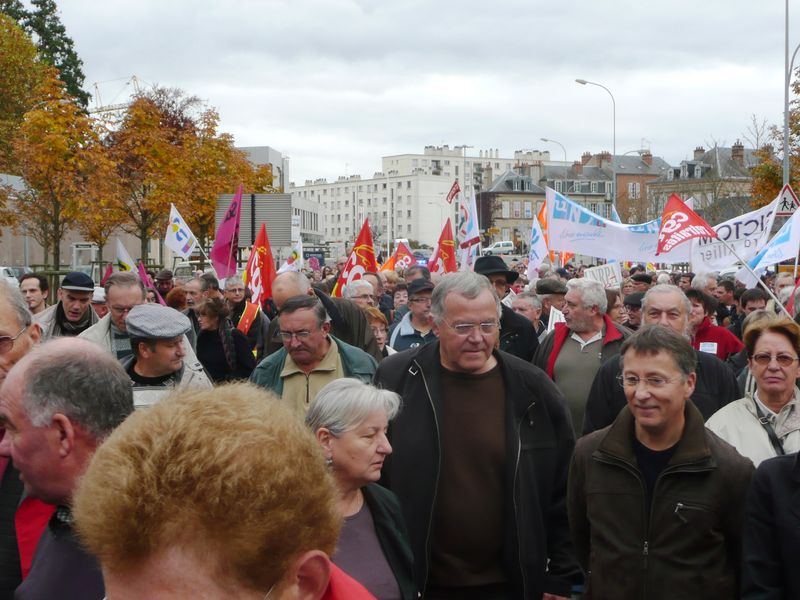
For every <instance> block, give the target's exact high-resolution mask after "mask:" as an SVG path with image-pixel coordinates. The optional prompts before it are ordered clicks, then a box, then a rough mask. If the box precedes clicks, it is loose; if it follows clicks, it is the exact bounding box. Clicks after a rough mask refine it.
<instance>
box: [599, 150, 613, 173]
mask: <svg viewBox="0 0 800 600" xmlns="http://www.w3.org/2000/svg"><path fill="white" fill-rule="evenodd" d="M597 162H598V163H600V164H599V165H598V166H599V167H600V168H601V169H602V168H603V163H605V162H608V163H610V162H611V152H609V151H608V150H603V151H602V152H601V153H600V154H598V155H597Z"/></svg>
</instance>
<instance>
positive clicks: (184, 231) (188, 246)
mask: <svg viewBox="0 0 800 600" xmlns="http://www.w3.org/2000/svg"><path fill="white" fill-rule="evenodd" d="M164 245H165V246H166V247H167V248H169V249H170V250H172V251H173V252H174V253H175V254H178V255H180V257H181V258H183V259H184V260H186V259H187V258H189V257H190V256H191V255H192V252H194V249H195V247H196V246H197V238H195V237H194V234H192V231H191V230H190V229H189V226H188V225H187V224H186V221H184V220H183V217H182V216H181V214H180V213H179V212H178V209H177V208H175V205H174V204H170V209H169V223H167V233H166V234H165V235H164Z"/></svg>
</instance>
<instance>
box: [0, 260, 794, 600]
mask: <svg viewBox="0 0 800 600" xmlns="http://www.w3.org/2000/svg"><path fill="white" fill-rule="evenodd" d="M345 260H346V259H345V257H342V258H341V259H339V260H337V261H336V269H330V268H327V269H326V270H325V271H322V270H320V271H314V272H311V271H308V272H306V271H289V272H285V273H281V274H280V275H278V276H277V277H276V278H275V280H274V281H273V282H272V285H271V299H270V300H269V301H268V302H267V303H266V304H265V305H264V306H261V307H260V310H259V312H258V313H257V314H256V315H255V316H254V315H253V314H251V313H250V312H248V308H247V300H249V299H250V293H249V290H248V289H247V286H246V285H245V283H244V282H243V281H242V280H241V279H240V278H237V277H232V278H229V279H227V280H225V281H223V282H220V281H218V280H217V279H216V278H215V277H214V276H213V275H211V274H202V273H198V274H197V275H196V276H195V277H192V278H191V279H190V280H188V281H181V282H178V281H175V278H174V277H173V274H172V272H171V271H169V270H166V269H165V270H162V271H160V272H158V273H154V274H153V275H154V277H153V279H154V281H155V286H154V287H153V288H147V287H145V285H144V284H143V283H142V281H141V280H140V279H139V277H138V275H136V274H134V273H131V272H120V273H114V274H112V275H111V276H110V277H108V279H107V280H105V281H104V283H103V285H102V286H96V285H95V282H94V281H93V280H92V279H91V277H89V276H87V275H85V274H83V273H79V272H73V273H69V274H68V275H66V276H65V277H64V278H63V279H62V280H61V281H60V282H58V283H59V285H58V289H57V290H55V294H53V297H54V299H55V302H54V303H53V304H52V305H48V299H49V298H50V297H51V294H50V289H49V282H48V279H47V278H45V277H43V276H41V275H38V274H35V273H32V274H27V275H25V276H23V278H22V280H21V281H20V285H19V288H18V289H17V288H16V287H14V286H12V285H10V284H8V283H7V282H4V281H0V427H2V438H1V439H0V600H2V599H4V598H9V599H10V598H16V599H19V600H39V599H47V598H59V599H64V600H71V599H88V600H95V599H96V600H101V599H103V598H108V600H133V599H140V598H160V599H167V600H168V599H178V598H204V599H208V600H215V599H222V598H243V599H249V598H252V599H253V600H260V599H264V598H269V599H271V600H276V599H309V600H310V599H323V598H324V599H329V600H333V599H353V600H360V599H362V598H363V599H367V598H378V599H380V600H384V599H385V600H412V599H415V598H425V599H428V600H456V599H458V600H461V599H464V600H473V599H475V600H478V599H480V600H511V599H513V600H516V599H522V600H540V599H541V600H563V599H570V598H574V599H577V598H587V599H589V598H592V599H626V598H647V599H660V598H692V599H694V598H703V597H708V598H731V599H732V598H747V599H753V600H755V599H773V598H774V599H779V598H786V599H790V598H800V576H798V574H797V571H795V569H794V568H793V567H794V560H795V556H796V552H797V551H798V550H800V511H798V509H797V504H796V503H795V502H794V497H795V496H796V495H798V494H800V475H798V474H800V464H799V463H798V460H799V459H798V454H797V452H798V451H800V390H798V387H797V382H798V379H800V325H798V323H797V322H796V320H795V319H794V318H792V317H791V316H790V315H795V314H797V313H798V311H797V308H798V306H800V297H798V298H797V300H796V296H800V295H797V294H795V290H796V286H795V280H794V278H793V277H792V275H791V274H784V273H781V274H778V275H773V274H771V273H767V274H766V275H765V276H764V277H763V278H762V281H761V282H759V286H758V287H752V288H750V289H746V288H745V287H744V286H742V285H741V284H740V283H738V282H737V281H735V280H734V279H732V278H730V279H729V278H726V277H720V276H719V275H718V274H716V273H697V274H695V273H689V272H685V271H681V272H648V271H647V270H646V269H645V268H643V267H641V266H637V265H635V266H632V267H631V268H630V269H623V270H622V274H623V276H624V279H623V281H622V282H621V283H620V284H619V285H613V286H604V285H603V283H601V282H599V281H596V280H594V279H592V278H590V277H587V276H584V268H583V267H582V266H580V265H579V266H577V267H574V268H573V267H572V266H571V265H567V266H566V267H564V268H560V269H552V268H550V267H541V268H540V269H538V271H537V272H536V273H535V275H536V277H533V278H530V279H529V278H528V273H527V269H526V265H525V264H523V263H522V262H518V263H512V264H510V265H509V264H507V263H506V261H505V260H504V259H503V258H501V257H498V256H484V257H480V258H478V259H477V260H476V261H475V264H474V269H473V270H465V271H460V272H458V273H450V274H447V275H438V274H431V273H430V272H429V271H428V269H427V268H425V267H422V266H419V265H414V266H412V267H409V268H408V269H405V270H404V271H401V272H395V271H390V272H379V273H366V274H364V276H363V277H361V278H360V279H357V280H356V281H352V282H350V283H349V284H348V285H346V286H344V288H343V289H342V290H341V295H338V294H337V295H336V296H334V295H333V294H332V291H333V289H334V286H335V285H336V282H337V280H338V277H339V272H340V271H341V269H343V268H344V266H345ZM766 289H768V290H769V293H768V292H767V291H765V290H766ZM161 299H163V300H164V303H163V304H162V303H161Z"/></svg>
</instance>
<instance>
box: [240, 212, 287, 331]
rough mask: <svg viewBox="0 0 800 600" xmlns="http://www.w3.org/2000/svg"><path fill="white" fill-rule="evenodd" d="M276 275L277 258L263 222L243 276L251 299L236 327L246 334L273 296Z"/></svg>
mask: <svg viewBox="0 0 800 600" xmlns="http://www.w3.org/2000/svg"><path fill="white" fill-rule="evenodd" d="M275 277H277V273H276V272H275V259H273V258H272V248H270V245H269V236H267V227H266V225H265V224H264V223H262V224H261V229H259V230H258V235H257V236H256V239H255V241H254V242H253V247H252V248H251V249H250V258H248V259H247V266H246V267H245V269H244V274H243V277H242V278H243V280H244V284H245V285H246V286H247V288H248V289H249V290H250V300H247V301H246V304H245V308H244V311H243V312H242V316H241V317H240V318H239V323H237V325H236V328H237V329H238V330H239V331H241V332H242V333H244V334H245V335H247V332H249V331H250V327H251V326H252V325H253V321H254V320H255V318H256V315H258V311H259V310H260V309H261V306H262V305H263V303H264V302H266V301H267V300H268V299H269V298H272V282H273V281H275Z"/></svg>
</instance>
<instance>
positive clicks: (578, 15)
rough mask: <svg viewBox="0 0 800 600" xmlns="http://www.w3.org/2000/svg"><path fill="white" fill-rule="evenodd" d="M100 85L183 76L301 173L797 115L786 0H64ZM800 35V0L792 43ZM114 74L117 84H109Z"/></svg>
mask: <svg viewBox="0 0 800 600" xmlns="http://www.w3.org/2000/svg"><path fill="white" fill-rule="evenodd" d="M58 4H59V6H60V8H61V10H62V19H63V22H64V24H65V26H66V27H67V32H68V33H69V34H70V35H71V36H72V38H73V39H74V40H75V44H76V47H77V50H78V53H79V54H80V56H81V58H82V59H83V61H84V72H85V74H86V85H87V88H88V89H89V91H91V92H94V89H93V88H92V86H93V84H94V83H95V82H99V83H98V85H99V89H100V97H101V99H102V101H103V102H104V103H113V102H121V101H124V99H125V97H126V94H127V91H126V90H127V89H128V88H127V87H126V86H125V81H126V80H127V79H128V78H129V77H130V76H131V75H136V76H137V77H139V78H140V79H141V80H142V81H144V82H146V83H149V84H160V85H164V86H176V87H180V88H182V89H184V90H186V91H187V92H189V93H191V94H195V95H198V96H200V97H201V98H203V99H204V100H206V101H207V102H208V103H209V104H210V105H211V106H214V107H216V108H217V109H218V110H219V112H220V115H221V119H222V124H221V125H222V129H223V130H225V131H228V132H230V133H232V134H233V135H234V136H235V137H236V142H237V144H238V145H242V146H256V145H268V146H272V147H274V148H276V149H278V150H280V151H282V152H283V153H284V154H286V155H288V156H289V157H291V176H292V177H291V178H292V180H293V181H295V182H296V183H298V184H302V182H303V181H304V180H305V179H309V178H315V177H327V178H328V179H329V180H330V179H331V178H335V177H337V176H338V175H344V174H346V173H347V174H353V173H360V174H362V175H364V176H371V175H372V173H373V172H374V171H376V170H379V169H380V157H381V156H383V155H387V154H400V153H407V152H421V151H422V148H423V147H424V146H425V145H429V144H436V145H439V144H450V146H454V145H460V144H468V145H471V146H474V147H475V149H476V150H474V151H472V150H471V151H470V153H471V154H472V153H473V152H474V153H475V154H476V155H477V149H479V148H498V149H499V150H500V154H501V156H509V155H511V154H512V153H513V151H514V150H517V149H522V148H536V149H541V150H546V149H550V150H551V154H552V156H553V158H554V159H562V158H563V152H562V151H561V149H560V148H559V147H558V146H554V145H548V144H545V143H544V142H542V141H540V138H542V137H547V138H552V139H555V140H558V141H559V142H561V143H562V144H563V145H564V146H565V147H566V150H567V153H568V157H569V159H570V160H573V159H577V158H578V157H579V156H580V154H581V153H582V152H584V151H587V150H588V151H592V152H599V151H601V150H611V145H612V111H611V99H610V98H609V96H608V94H607V93H606V92H605V91H603V90H602V89H601V88H598V87H593V86H581V85H578V84H577V83H575V81H574V80H575V79H576V78H583V79H587V80H591V81H596V82H599V83H602V84H603V85H605V86H606V87H608V88H609V89H610V90H611V91H612V92H613V94H614V97H615V99H616V122H617V124H616V140H617V141H616V148H617V153H618V154H622V153H623V152H627V151H632V150H635V149H637V148H640V147H642V145H644V147H649V148H650V149H651V151H652V152H653V154H655V155H659V156H663V157H664V158H665V159H666V160H667V161H669V162H671V163H673V164H676V163H678V162H679V161H680V160H682V159H683V158H685V157H686V156H690V155H691V152H692V149H693V148H694V147H695V146H697V145H704V146H706V147H708V146H709V145H711V144H713V143H714V142H717V143H720V144H722V143H724V144H726V145H730V144H732V143H733V142H734V141H736V139H738V138H742V137H743V135H746V132H747V128H748V125H749V123H750V120H751V116H752V115H753V114H755V115H757V116H758V118H759V120H761V119H767V120H768V121H769V122H770V123H780V122H782V121H781V120H782V111H783V69H784V51H783V48H784V12H783V11H784V3H783V2H781V1H779V0H770V1H765V2H749V1H745V0H702V1H697V0H692V1H688V0H671V1H669V2H648V1H646V0H638V1H633V0H608V1H606V2H597V1H596V0H593V1H587V0H577V1H574V0H573V1H572V2H569V3H567V2H557V1H554V0H550V1H548V2H543V1H541V0H508V1H505V2H504V1H500V2H497V3H492V2H486V1H485V0H483V1H477V0H461V1H459V2H448V1H443V0H439V1H433V0H404V1H402V2H388V1H385V0H240V1H227V2H224V1H222V0H218V1H211V0H191V1H188V0H160V1H158V2H156V1H152V0H137V1H136V2H130V1H124V2H123V1H122V0H104V1H103V2H96V1H94V0H58ZM798 42H800V7H797V8H796V9H795V13H794V14H793V15H791V17H790V44H791V45H792V47H794V45H796V44H797V43H798ZM111 80H116V81H111Z"/></svg>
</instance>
